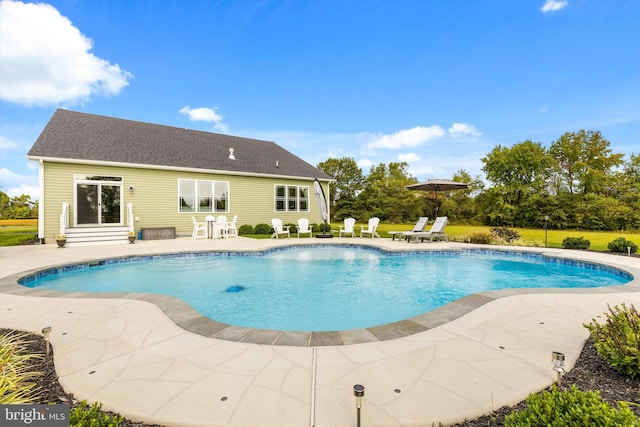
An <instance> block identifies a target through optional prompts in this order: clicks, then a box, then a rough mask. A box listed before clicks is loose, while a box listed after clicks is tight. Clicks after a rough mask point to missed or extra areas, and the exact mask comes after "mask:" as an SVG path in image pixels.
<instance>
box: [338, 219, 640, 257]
mask: <svg viewBox="0 0 640 427" xmlns="http://www.w3.org/2000/svg"><path fill="white" fill-rule="evenodd" d="M336 225H337V224H336ZM334 228H335V227H334ZM412 228H413V224H406V225H397V224H380V227H378V230H379V231H378V232H379V233H380V235H381V236H382V237H391V236H390V235H389V231H404V230H411V229H412ZM509 228H510V229H512V230H516V231H517V232H518V233H520V239H521V240H525V241H530V242H533V241H538V242H541V243H542V244H543V245H544V241H545V231H544V230H542V229H531V228H511V227H509ZM490 229H491V227H487V226H472V225H451V224H450V225H447V228H446V233H447V236H448V237H449V239H450V240H459V241H464V240H465V237H466V236H469V235H470V234H472V233H477V232H485V233H488V232H489V230H490ZM567 237H584V238H585V239H587V240H589V241H590V242H591V246H590V248H589V249H592V250H596V251H607V250H608V248H607V245H608V244H609V243H610V242H611V241H613V240H615V239H616V238H618V237H624V238H625V239H628V240H631V241H632V242H634V243H635V244H637V245H638V246H640V234H639V233H623V232H619V231H579V230H548V231H547V246H548V247H550V248H561V247H562V241H563V240H564V239H565V238H567Z"/></svg>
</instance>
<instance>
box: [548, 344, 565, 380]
mask: <svg viewBox="0 0 640 427" xmlns="http://www.w3.org/2000/svg"><path fill="white" fill-rule="evenodd" d="M551 362H552V363H553V370H554V371H556V372H557V373H558V379H557V381H556V383H557V384H558V387H560V386H561V385H562V375H563V374H564V373H565V370H564V354H563V353H560V352H557V351H552V352H551Z"/></svg>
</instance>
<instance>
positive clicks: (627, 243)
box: [607, 237, 638, 254]
mask: <svg viewBox="0 0 640 427" xmlns="http://www.w3.org/2000/svg"><path fill="white" fill-rule="evenodd" d="M607 247H608V248H609V250H610V251H611V252H622V253H625V254H626V253H627V248H631V253H632V254H635V253H636V252H637V251H638V245H636V244H635V243H633V242H632V241H631V240H627V239H625V238H624V237H618V238H617V239H615V240H614V241H613V242H610V243H609V244H608V245H607Z"/></svg>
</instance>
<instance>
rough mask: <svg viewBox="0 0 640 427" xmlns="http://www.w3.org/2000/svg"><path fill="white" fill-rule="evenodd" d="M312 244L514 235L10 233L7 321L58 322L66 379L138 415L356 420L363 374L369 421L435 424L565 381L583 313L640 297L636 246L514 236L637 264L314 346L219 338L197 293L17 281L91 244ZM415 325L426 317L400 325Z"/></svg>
mask: <svg viewBox="0 0 640 427" xmlns="http://www.w3.org/2000/svg"><path fill="white" fill-rule="evenodd" d="M310 243H314V244H315V243H330V244H344V243H347V244H366V245H375V246H376V247H380V248H383V249H392V250H434V249H435V250H446V249H452V250H459V249H470V248H488V249H507V248H505V247H497V246H479V245H468V244H460V243H450V242H438V243H436V242H434V243H427V242H425V243H406V242H399V241H391V239H359V238H355V239H351V238H342V239H339V238H336V239H331V241H330V242H321V241H320V240H316V239H311V238H303V239H295V238H292V239H290V240H288V239H279V240H274V239H270V240H255V239H247V238H238V239H230V240H196V241H194V240H191V239H187V238H179V239H176V240H159V241H138V242H136V244H134V245H128V244H127V245H114V246H87V247H68V248H63V249H59V248H57V247H56V246H55V245H36V246H19V247H6V248H5V247H3V248H0V327H3V328H13V329H20V330H27V331H31V332H36V333H40V331H41V329H42V328H43V327H45V326H51V327H52V329H53V331H52V334H51V342H52V344H53V347H54V350H55V363H56V371H57V373H58V376H59V377H60V382H61V383H62V385H63V387H64V388H65V390H67V391H68V392H71V393H73V394H74V395H75V397H76V398H78V399H87V400H89V401H100V402H102V403H103V407H104V408H105V409H109V410H112V411H115V412H118V413H120V414H122V415H124V416H127V417H129V418H131V419H134V420H140V421H146V422H150V423H158V424H163V425H172V426H174V425H175V426H319V427H322V426H349V425H355V422H356V411H355V400H354V397H353V391H352V390H353V385H354V384H362V385H364V386H365V388H366V391H365V397H364V403H363V407H362V424H363V425H366V426H380V427H383V426H384V427H386V426H415V425H424V426H427V425H431V424H432V423H435V424H436V425H437V424H438V423H439V422H442V423H443V424H447V423H451V422H455V421H460V420H463V419H465V418H474V417H476V416H478V415H481V414H485V413H488V412H489V411H491V410H492V409H497V408H499V407H501V406H502V405H505V404H513V403H516V402H518V401H520V400H522V399H524V398H526V396H527V395H528V394H530V393H532V392H535V391H538V390H540V389H543V388H544V387H546V386H548V385H549V384H551V383H552V382H553V381H554V380H555V372H553V371H552V370H551V360H550V359H551V352H552V351H560V352H563V353H564V354H565V356H566V362H567V367H569V368H570V367H572V366H573V364H574V363H575V360H576V358H577V357H578V355H579V354H580V351H581V349H582V345H583V343H584V341H585V339H586V338H587V337H588V332H587V331H586V329H584V328H583V327H582V323H584V322H589V321H590V320H591V319H592V318H594V317H597V316H601V315H602V314H603V313H604V312H605V311H606V310H607V304H610V305H612V306H613V305H616V304H621V303H623V302H626V303H627V304H634V305H636V306H640V259H639V258H637V257H626V256H612V255H606V254H600V253H593V252H582V251H564V250H557V249H544V248H520V247H517V248H510V249H513V250H516V251H531V252H536V253H544V254H549V255H552V256H557V257H563V258H570V259H580V260H587V261H592V262H596V263H601V264H607V265H611V266H614V267H618V268H621V269H623V270H625V271H627V272H629V273H631V274H633V275H634V276H635V279H634V280H633V281H632V282H631V283H630V284H627V285H625V286H618V287H614V288H602V289H580V290H566V289H565V290H537V291H533V292H530V291H525V290H510V291H496V292H487V293H482V294H479V295H476V296H474V297H470V298H467V299H463V300H462V301H458V302H456V303H452V304H449V305H448V306H446V307H444V308H442V309H438V310H435V311H434V312H432V313H430V314H426V315H424V316H418V317H416V318H413V319H410V320H411V324H410V325H409V324H404V326H402V325H396V326H397V327H396V328H389V329H388V330H386V331H384V330H379V331H377V333H376V332H371V334H370V335H368V334H367V333H366V332H370V331H366V332H365V330H359V331H358V332H357V333H353V334H349V333H345V334H343V335H340V336H339V339H340V340H342V342H341V343H339V344H342V345H334V344H333V340H334V339H335V336H332V337H331V339H329V340H328V341H326V342H325V341H322V340H321V341H318V342H316V344H314V343H312V342H310V343H311V346H302V345H299V343H297V342H296V343H295V344H296V345H291V346H290V345H282V344H283V342H282V343H279V344H280V345H265V344H259V343H260V342H263V341H266V342H269V343H274V342H271V341H270V340H274V341H275V340H277V338H274V336H273V335H269V334H268V333H265V334H262V333H261V332H262V331H256V332H255V333H254V335H253V338H251V339H250V340H249V341H250V342H247V341H246V338H240V339H238V338H237V336H243V337H246V336H247V331H246V330H245V331H241V333H239V334H236V335H234V334H232V333H231V332H233V331H232V330H229V331H228V332H229V334H226V335H225V337H221V338H224V339H219V338H212V337H210V336H203V335H211V333H212V332H215V333H217V332H216V331H211V330H208V329H207V328H209V327H210V325H209V326H206V325H208V324H207V323H206V322H204V323H202V322H203V321H202V320H198V319H197V317H198V316H197V315H195V316H194V313H193V311H192V310H189V308H188V307H186V308H185V306H184V305H181V304H177V306H174V305H173V304H172V301H168V300H165V299H163V298H158V299H157V300H154V299H153V298H148V297H147V298H146V300H145V297H142V296H140V295H130V296H129V298H122V297H117V298H116V297H115V296H114V297H101V298H93V297H91V296H90V295H89V294H75V295H69V294H66V295H58V296H51V295H52V294H51V293H50V292H49V291H39V290H36V289H26V288H23V287H21V286H19V285H17V284H15V277H16V275H22V272H25V271H32V270H34V269H35V270H37V269H42V268H44V267H49V266H55V265H60V264H67V263H77V262H84V261H86V262H89V261H91V260H95V259H103V258H112V257H120V256H131V255H154V254H162V253H175V252H191V251H211V250H222V251H232V250H261V249H268V248H273V247H277V246H282V245H291V244H310ZM151 301H153V302H151ZM179 324H180V325H181V326H182V327H181V326H178V325H179ZM414 324H416V325H420V326H422V327H423V330H422V331H414V330H403V328H404V327H406V326H413V325H414ZM203 325H205V326H203ZM409 329H411V328H409ZM236 332H237V331H236ZM242 334H244V335H242ZM401 335H403V336H401ZM230 337H231V338H232V339H231V340H230V339H229V338H230ZM345 337H346V338H345ZM296 341H297V340H296ZM276 344H278V343H276ZM344 344H347V345H344Z"/></svg>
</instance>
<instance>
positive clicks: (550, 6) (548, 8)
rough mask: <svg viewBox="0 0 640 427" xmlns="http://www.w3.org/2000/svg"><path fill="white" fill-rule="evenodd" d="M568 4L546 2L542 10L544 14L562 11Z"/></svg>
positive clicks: (552, 1)
mask: <svg viewBox="0 0 640 427" xmlns="http://www.w3.org/2000/svg"><path fill="white" fill-rule="evenodd" d="M568 4H569V2H568V1H567V0H546V1H545V2H544V5H543V6H542V7H541V8H540V10H541V11H542V12H543V13H549V12H557V11H559V10H560V9H564V8H565V7H566V6H567V5H568Z"/></svg>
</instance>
